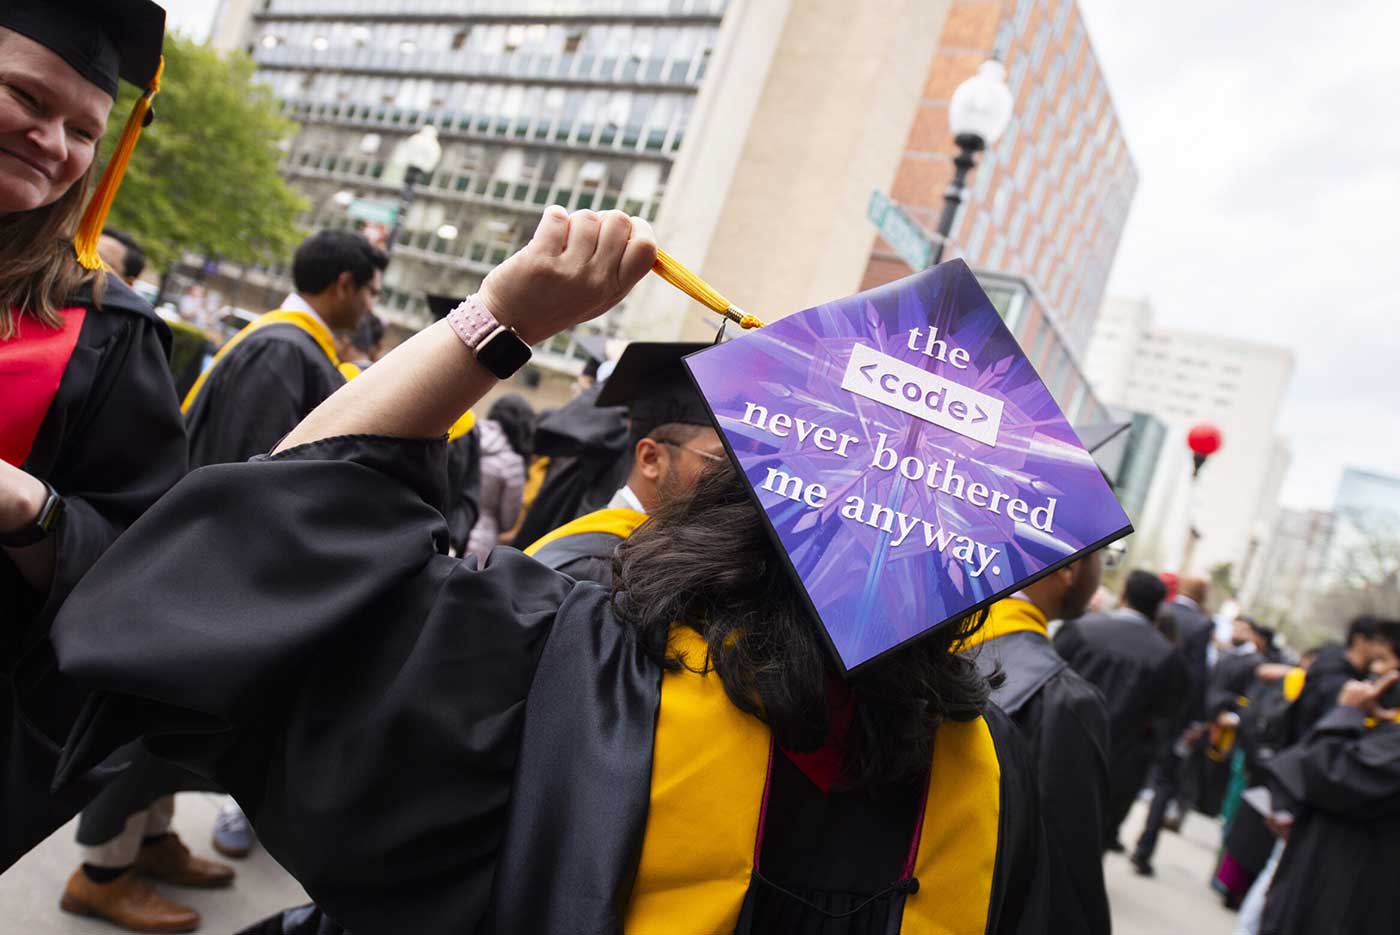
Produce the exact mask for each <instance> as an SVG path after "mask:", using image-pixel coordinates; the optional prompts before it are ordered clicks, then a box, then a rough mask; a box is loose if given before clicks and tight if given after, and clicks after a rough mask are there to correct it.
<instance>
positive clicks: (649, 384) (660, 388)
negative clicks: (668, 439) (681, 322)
mask: <svg viewBox="0 0 1400 935" xmlns="http://www.w3.org/2000/svg"><path fill="white" fill-rule="evenodd" d="M706 347H709V345H708V344H699V343H695V342H690V341H673V342H653V341H634V342H632V343H631V344H629V345H627V349H626V350H625V351H623V352H622V356H621V357H619V358H618V360H617V366H615V367H614V368H613V372H612V375H611V376H609V377H608V381H607V383H605V384H604V385H603V391H602V392H601V393H599V394H598V399H597V401H596V402H595V403H594V404H595V405H597V406H600V407H606V406H626V407H627V415H628V418H629V419H630V420H631V423H632V433H633V434H634V435H639V436H645V435H647V434H649V433H650V432H651V431H652V430H653V429H655V428H656V427H657V426H658V425H666V424H667V423H670V422H680V423H682V424H684V425H704V426H710V425H713V424H714V422H713V420H712V419H711V418H710V412H709V409H707V408H706V406H705V402H704V400H702V399H701V398H700V394H699V393H697V392H696V391H695V385H694V384H693V383H692V382H691V380H690V377H689V375H688V374H687V373H686V369H685V365H684V364H683V363H682V359H683V358H684V357H685V356H686V355H687V354H693V353H694V352H696V351H698V350H701V349H702V348H706Z"/></svg>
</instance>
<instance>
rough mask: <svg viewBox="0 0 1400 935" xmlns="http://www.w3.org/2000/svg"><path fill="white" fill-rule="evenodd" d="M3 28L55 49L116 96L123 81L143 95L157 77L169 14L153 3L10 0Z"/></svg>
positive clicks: (1, 13)
mask: <svg viewBox="0 0 1400 935" xmlns="http://www.w3.org/2000/svg"><path fill="white" fill-rule="evenodd" d="M0 26H3V27H4V28H6V29H11V30H14V31H15V32H17V33H19V34H20V35H22V36H27V37H29V38H30V39H33V40H34V41H35V42H37V43H39V44H40V45H42V46H44V47H45V48H47V49H49V50H51V51H52V52H53V53H54V54H55V55H57V56H58V57H59V58H61V59H63V60H64V61H65V62H67V63H68V64H69V65H72V66H73V70H74V71H76V72H77V73H78V74H80V75H82V76H83V77H84V78H86V79H87V80H88V81H89V82H91V83H92V84H94V85H96V86H97V87H99V88H101V89H102V90H103V91H105V92H107V94H108V95H110V96H111V97H116V96H117V79H118V78H121V79H123V80H125V81H129V82H131V83H132V84H134V85H136V87H137V88H139V89H141V90H142V91H144V90H146V88H147V86H148V85H150V83H151V81H152V79H154V78H155V76H156V72H157V71H158V70H159V69H160V50H161V44H162V41H163V40H164V38H165V10H163V9H161V8H160V7H159V6H157V5H156V4H154V3H152V2H150V0H5V2H4V3H3V4H0Z"/></svg>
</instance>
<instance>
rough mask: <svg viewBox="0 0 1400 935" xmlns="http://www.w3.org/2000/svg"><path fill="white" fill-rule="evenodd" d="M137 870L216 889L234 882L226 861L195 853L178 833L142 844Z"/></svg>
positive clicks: (178, 883)
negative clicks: (192, 852)
mask: <svg viewBox="0 0 1400 935" xmlns="http://www.w3.org/2000/svg"><path fill="white" fill-rule="evenodd" d="M136 872H137V873H139V874H141V875H142V876H147V877H154V878H155V879H157V880H160V881H161V882H162V883H173V884H175V885H176V886H195V887H199V888H200V889H207V890H212V889H218V888H219V887H223V886H228V885H229V884H230V883H232V882H233V877H234V870H233V868H232V867H230V866H229V865H228V864H221V863H219V862H218V861H215V860H205V859H204V858H203V857H196V856H194V855H193V854H191V853H190V849H189V848H188V847H185V844H184V842H183V841H181V840H180V838H179V836H178V835H175V834H167V835H164V836H162V837H161V839H160V840H158V841H153V842H152V843H150V844H142V845H141V853H140V854H138V855H137V857H136Z"/></svg>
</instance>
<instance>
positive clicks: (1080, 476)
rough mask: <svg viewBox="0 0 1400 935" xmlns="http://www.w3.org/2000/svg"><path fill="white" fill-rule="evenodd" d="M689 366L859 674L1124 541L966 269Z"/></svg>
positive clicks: (948, 266) (845, 305)
mask: <svg viewBox="0 0 1400 935" xmlns="http://www.w3.org/2000/svg"><path fill="white" fill-rule="evenodd" d="M685 362H686V365H687V367H688V368H689V370H690V374H691V377H692V378H693V379H694V380H695V384H696V386H697V387H698V388H699V390H700V393H701V395H702V396H703V397H704V400H705V404H706V405H707V406H708V407H709V409H710V414H711V416H712V417H713V419H714V422H715V425H716V426H717V427H718V428H719V430H720V436H721V437H722V438H723V439H724V443H725V446H726V447H727V448H728V449H729V453H730V456H731V457H732V458H733V459H734V462H735V463H736V464H737V465H738V466H739V469H740V471H741V473H742V474H743V476H744V478H745V480H746V481H747V483H748V485H749V488H750V490H751V492H752V493H753V496H754V499H755V501H756V502H757V504H758V506H759V509H760V512H761V513H762V514H763V516H764V518H765V520H766V521H767V524H768V527H769V530H770V532H771V533H772V535H773V538H774V541H775V542H776V543H777V545H778V551H779V553H780V554H782V555H783V556H785V557H786V559H787V561H788V562H789V564H790V565H791V567H792V571H793V573H794V576H795V577H796V578H797V580H798V581H800V582H801V585H802V590H803V591H804V592H805V594H806V596H807V599H808V601H809V602H810V604H811V608H812V611H813V613H814V614H815V615H816V617H817V619H818V620H819V621H820V622H821V624H822V627H823V628H824V630H825V632H826V636H827V641H828V643H829V644H830V646H831V649H832V651H833V652H834V654H835V656H836V659H837V661H838V663H839V665H840V666H841V668H842V670H843V671H845V672H847V673H848V674H849V673H850V672H852V671H853V670H855V669H857V668H859V667H860V666H862V665H864V664H866V663H868V662H870V661H871V660H873V659H875V658H877V657H879V656H880V655H882V654H883V653H886V652H889V651H891V650H893V649H895V648H897V647H899V646H901V645H902V644H904V643H906V642H908V641H909V640H912V639H915V638H917V637H918V636H920V635H922V634H925V633H928V632H929V631H930V630H933V629H934V628H936V627H939V626H941V625H943V624H945V623H947V622H949V621H951V620H956V619H958V618H959V617H962V616H964V615H966V614H968V613H970V612H973V611H975V610H978V609H980V608H982V607H984V606H986V605H988V604H990V603H992V602H993V601H996V600H999V599H1000V598H1002V597H1005V596H1007V595H1010V594H1013V593H1015V592H1016V591H1017V590H1018V589H1020V588H1021V587H1023V586H1025V585H1026V584H1029V583H1030V582H1031V581H1033V580H1035V579H1036V578H1039V577H1042V576H1044V575H1046V574H1049V573H1050V572H1051V571H1053V570H1054V569H1056V568H1058V567H1060V566H1062V565H1064V564H1066V563H1068V562H1071V561H1073V560H1074V559H1076V558H1078V557H1079V556H1081V555H1084V554H1086V553H1088V552H1091V551H1093V550H1094V549H1097V548H1099V547H1101V546H1103V545H1106V544H1107V543H1109V542H1112V541H1113V540H1115V539H1118V538H1121V537H1123V536H1126V535H1128V534H1129V533H1131V532H1132V525H1131V524H1130V523H1129V521H1128V517H1127V515H1126V514H1125V513H1124V512H1123V508H1122V507H1121V506H1119V505H1118V501H1117V499H1116V498H1115V497H1114V494H1113V490H1112V489H1111V488H1110V486H1109V484H1108V482H1107V481H1106V480H1105V478H1104V475H1103V473H1102V472H1101V471H1100V470H1099V468H1098V466H1097V465H1096V464H1095V463H1094V459H1093V457H1092V456H1091V455H1090V454H1089V452H1088V451H1087V450H1086V449H1085V447H1084V445H1083V444H1082V443H1081V442H1080V440H1079V438H1078V436H1077V435H1075V432H1074V430H1073V429H1072V428H1071V427H1070V424H1069V422H1068V420H1067V419H1066V418H1065V416H1064V413H1063V412H1061V411H1060V407H1059V406H1058V405H1057V404H1056V403H1055V400H1054V398H1053V397H1051V395H1050V392H1049V390H1047V389H1046V388H1045V384H1044V383H1043V382H1042V381H1041V379H1040V377H1039V375H1037V374H1036V372H1035V368H1034V367H1032V366H1031V364H1030V361H1028V360H1027V359H1026V355H1025V353H1024V352H1022V350H1021V348H1020V346H1019V345H1018V344H1017V343H1016V340H1015V338H1013V337H1012V336H1011V332H1010V331H1008V330H1007V328H1006V325H1005V324H1004V323H1003V322H1002V320H1001V316H999V315H998V314H997V312H996V309H995V308H993V307H992V303H991V300H989V299H988V298H987V295H986V293H984V292H983V291H982V288H981V286H979V285H978V283H977V280H976V279H975V278H974V277H973V275H972V272H971V270H969V269H968V268H967V264H965V263H964V262H962V261H961V260H953V261H950V262H947V263H943V264H942V265H940V266H938V267H935V268H933V269H929V270H925V271H923V272H920V273H916V274H915V275H913V276H909V277H907V278H905V279H901V280H899V281H898V282H893V283H889V284H888V285H885V286H881V287H880V288H878V289H873V290H870V291H869V292H862V293H860V294H859V295H853V296H850V297H849V298H845V299H840V300H838V301H835V302H829V303H827V304H825V305H819V306H817V307H815V308H809V309H807V310H806V311H803V312H798V313H797V314H795V315H790V316H788V317H787V318H783V319H781V320H779V321H777V322H774V323H773V324H771V325H768V326H767V327H765V328H762V329H760V330H757V331H754V332H751V333H749V334H748V335H746V336H744V337H743V338H740V339H739V340H735V341H730V342H728V343H725V344H719V345H715V346H713V347H710V348H706V349H705V350H702V351H699V352H697V353H695V354H692V355H690V356H689V357H687V358H686V360H685Z"/></svg>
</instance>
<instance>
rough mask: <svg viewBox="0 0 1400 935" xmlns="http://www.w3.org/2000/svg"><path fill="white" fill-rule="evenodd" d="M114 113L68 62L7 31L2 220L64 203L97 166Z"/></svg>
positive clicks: (1, 70) (0, 65)
mask: <svg viewBox="0 0 1400 935" xmlns="http://www.w3.org/2000/svg"><path fill="white" fill-rule="evenodd" d="M111 109H112V99H111V98H110V97H108V96H107V95H106V93H105V92H103V91H102V90H101V89H99V88H98V87H97V86H96V85H94V84H92V83H90V82H89V81H87V80H86V79H85V78H83V77H82V76H81V75H79V74H78V73H77V72H76V71H74V70H73V68H72V67H71V66H70V65H69V64H68V63H67V62H65V61H64V60H63V59H61V58H59V57H58V56H57V55H55V54H54V53H53V52H51V51H49V50H48V49H47V48H45V47H44V46H42V45H40V44H39V43H37V42H35V41H34V40H32V39H29V38H28V37H26V36H21V35H20V34H19V33H16V32H12V31H11V30H8V29H0V216H3V215H6V214H14V213H16V212H20V211H33V210H34V209H35V208H42V207H44V206H45V205H50V204H53V203H54V202H55V201H57V200H58V199H60V198H62V197H63V195H64V193H65V192H67V191H68V189H69V188H71V187H72V186H73V183H74V182H76V181H78V179H80V178H82V177H83V173H85V172H87V170H88V167H89V166H90V165H92V160H93V157H94V156H95V155H96V153H97V141H98V140H99V139H101V138H102V133H103V131H104V130H106V128H107V114H108V113H109V112H110V111H111Z"/></svg>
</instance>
